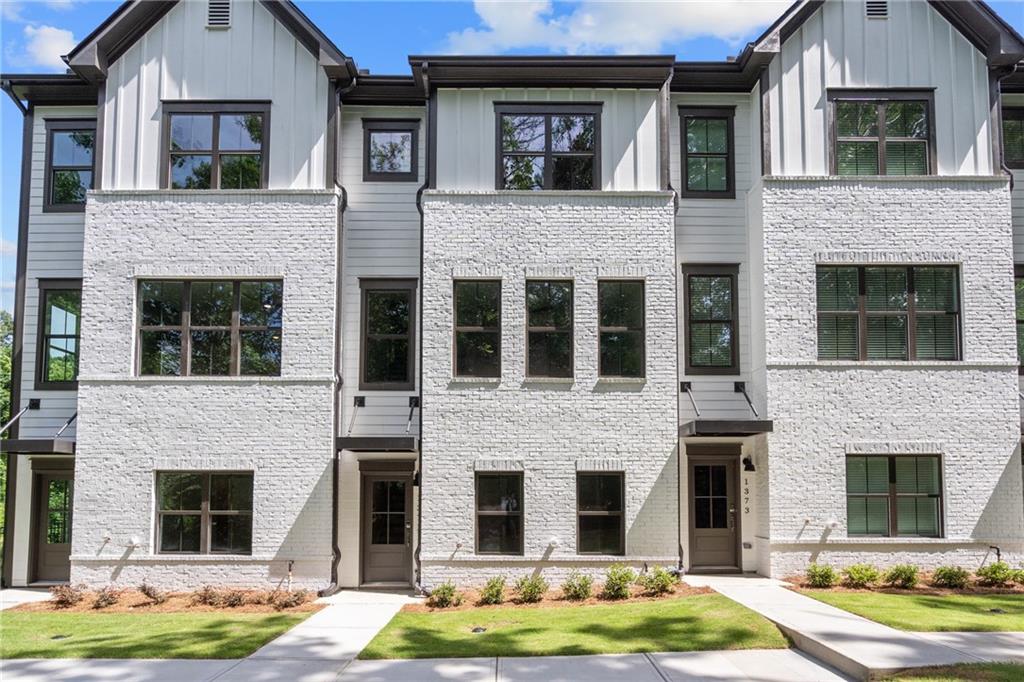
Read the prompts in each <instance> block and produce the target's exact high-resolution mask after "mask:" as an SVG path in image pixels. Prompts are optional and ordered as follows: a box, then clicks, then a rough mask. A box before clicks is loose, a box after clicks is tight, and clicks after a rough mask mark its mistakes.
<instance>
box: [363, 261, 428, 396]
mask: <svg viewBox="0 0 1024 682" xmlns="http://www.w3.org/2000/svg"><path fill="white" fill-rule="evenodd" d="M418 287H419V280H417V279H407V278H372V277H362V278H360V279H359V390H361V391H412V390H415V388H416V344H417V338H416V328H417V325H416V291H417V289H418ZM373 291H405V292H408V295H409V333H408V337H409V351H408V359H407V361H406V363H407V364H406V380H405V381H394V382H371V381H367V380H366V353H367V350H368V347H369V344H368V343H367V342H366V341H367V312H368V307H367V304H366V300H367V297H368V296H369V294H370V292H373Z"/></svg>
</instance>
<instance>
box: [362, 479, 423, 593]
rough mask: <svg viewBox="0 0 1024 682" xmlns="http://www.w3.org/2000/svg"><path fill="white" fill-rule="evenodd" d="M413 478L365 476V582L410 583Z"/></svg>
mask: <svg viewBox="0 0 1024 682" xmlns="http://www.w3.org/2000/svg"><path fill="white" fill-rule="evenodd" d="M411 570H412V477H411V476H408V475H402V474H366V475H364V476H363V579H362V581H363V583H403V584H407V583H409V582H410V580H409V574H410V571H411Z"/></svg>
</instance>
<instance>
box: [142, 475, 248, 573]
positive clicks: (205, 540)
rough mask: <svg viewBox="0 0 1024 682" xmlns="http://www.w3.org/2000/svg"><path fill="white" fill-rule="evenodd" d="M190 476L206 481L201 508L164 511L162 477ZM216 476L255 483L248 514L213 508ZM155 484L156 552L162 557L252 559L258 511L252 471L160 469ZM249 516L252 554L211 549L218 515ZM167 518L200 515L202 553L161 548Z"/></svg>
mask: <svg viewBox="0 0 1024 682" xmlns="http://www.w3.org/2000/svg"><path fill="white" fill-rule="evenodd" d="M178 474H181V475H186V476H200V477H202V479H203V498H202V502H201V503H200V508H199V509H187V510H179V509H172V510H166V511H165V510H162V509H161V508H160V477H161V476H163V475H178ZM214 476H248V477H249V480H250V482H251V490H250V495H249V498H250V500H251V502H252V509H250V510H249V511H248V512H246V511H242V510H238V509H235V510H223V509H219V510H211V509H210V491H211V486H212V480H213V477H214ZM153 483H154V487H153V490H154V495H153V506H154V508H155V514H156V523H155V524H154V526H155V527H154V531H155V533H156V537H155V538H154V541H153V553H154V554H161V555H164V556H167V555H171V556H202V555H211V556H252V545H253V539H254V538H253V532H252V522H253V518H254V516H255V511H256V472H255V471H252V470H241V469H239V470H234V469H230V470H228V469H225V470H211V469H182V470H177V469H160V470H158V471H156V472H155V476H154V478H153ZM246 515H247V516H248V517H249V524H250V528H249V537H250V542H249V551H248V552H214V551H212V550H211V548H210V536H211V532H210V530H211V528H212V523H211V522H212V520H213V517H214V516H246ZM165 516H199V551H198V552H185V551H174V550H163V549H161V547H160V540H161V537H162V535H163V520H164V517H165Z"/></svg>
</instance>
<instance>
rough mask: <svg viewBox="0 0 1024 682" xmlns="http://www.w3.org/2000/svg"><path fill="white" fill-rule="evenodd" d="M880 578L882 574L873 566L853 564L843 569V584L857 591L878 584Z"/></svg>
mask: <svg viewBox="0 0 1024 682" xmlns="http://www.w3.org/2000/svg"><path fill="white" fill-rule="evenodd" d="M880 576H881V573H880V572H879V570H878V569H877V568H876V567H875V566H873V565H872V564H853V565H852V566H847V567H846V568H845V569H843V584H844V585H846V586H847V587H853V588H857V589H860V588H864V587H871V586H872V585H874V584H875V583H877V582H878V578H879V577H880Z"/></svg>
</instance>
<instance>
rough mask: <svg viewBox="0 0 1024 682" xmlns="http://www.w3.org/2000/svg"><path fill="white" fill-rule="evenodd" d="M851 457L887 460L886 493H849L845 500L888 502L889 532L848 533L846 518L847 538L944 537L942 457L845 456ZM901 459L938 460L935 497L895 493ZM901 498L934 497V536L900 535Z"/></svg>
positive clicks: (844, 463)
mask: <svg viewBox="0 0 1024 682" xmlns="http://www.w3.org/2000/svg"><path fill="white" fill-rule="evenodd" d="M853 457H862V458H865V459H884V460H887V462H888V466H889V490H888V492H886V493H870V494H869V493H851V492H847V493H846V497H847V499H849V498H851V497H884V498H885V499H887V500H889V530H888V532H887V533H886V534H885V535H879V534H876V533H850V532H849V518H847V532H846V534H847V536H848V537H854V538H864V537H881V538H921V537H924V538H943V537H945V535H946V532H945V523H944V521H945V495H944V494H943V489H944V488H943V476H942V457H940V456H939V455H928V454H923V455H910V454H907V455H859V454H858V455H847V456H846V459H850V458H853ZM901 457H910V458H914V459H917V458H928V459H934V460H938V469H939V492H938V494H936V495H931V494H927V493H897V492H896V460H897V459H899V458H901ZM845 465H846V461H845V460H844V461H843V466H845ZM901 497H934V498H936V499H938V501H939V504H938V507H939V508H938V519H937V521H938V523H937V528H936V531H937V532H936V534H935V535H917V534H910V533H900V532H899V524H898V523H897V519H898V516H897V515H898V511H899V510H898V500H899V498H901Z"/></svg>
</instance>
